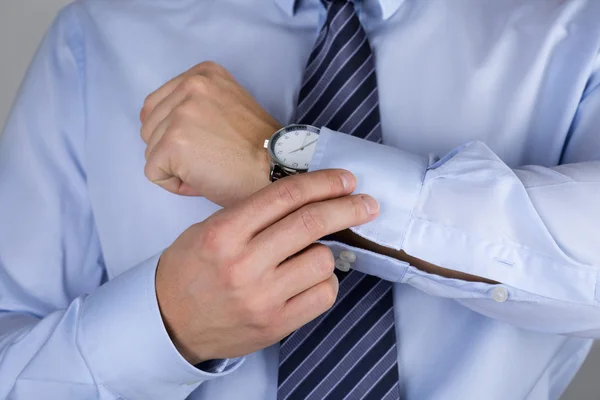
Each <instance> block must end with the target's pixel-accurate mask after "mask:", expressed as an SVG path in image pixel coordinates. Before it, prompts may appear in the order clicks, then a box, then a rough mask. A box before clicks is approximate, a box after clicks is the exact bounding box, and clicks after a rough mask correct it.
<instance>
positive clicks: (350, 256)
mask: <svg viewBox="0 0 600 400" xmlns="http://www.w3.org/2000/svg"><path fill="white" fill-rule="evenodd" d="M340 259H342V260H344V261H348V262H349V263H350V264H352V263H353V262H355V261H356V254H354V253H353V252H351V251H348V250H344V251H342V252H341V253H340Z"/></svg>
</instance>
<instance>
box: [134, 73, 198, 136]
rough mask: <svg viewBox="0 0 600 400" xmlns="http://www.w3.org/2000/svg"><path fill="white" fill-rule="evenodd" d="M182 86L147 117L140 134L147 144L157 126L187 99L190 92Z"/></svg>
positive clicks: (164, 99) (174, 90) (172, 92)
mask: <svg viewBox="0 0 600 400" xmlns="http://www.w3.org/2000/svg"><path fill="white" fill-rule="evenodd" d="M182 85H183V84H181V83H180V84H179V85H178V86H177V87H175V88H174V89H173V90H172V91H171V92H170V93H169V94H168V95H167V96H166V97H165V98H163V99H162V100H161V102H160V103H158V104H157V105H156V106H155V107H153V108H152V111H151V112H149V114H148V115H146V116H145V121H144V123H143V124H142V129H141V130H140V134H141V136H142V139H143V140H144V142H146V144H148V143H149V142H150V141H151V138H152V136H153V134H154V132H155V131H156V128H157V126H159V125H160V123H161V122H163V121H164V120H166V119H167V117H168V116H169V115H170V114H171V112H172V111H173V110H175V109H176V108H177V106H179V105H181V103H183V102H184V101H185V100H186V99H187V96H188V92H187V91H186V90H185V89H184V88H183V87H182Z"/></svg>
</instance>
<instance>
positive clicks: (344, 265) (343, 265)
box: [335, 258, 350, 272]
mask: <svg viewBox="0 0 600 400" xmlns="http://www.w3.org/2000/svg"><path fill="white" fill-rule="evenodd" d="M335 267H336V268H337V269H339V270H340V271H342V272H348V271H350V263H349V262H348V261H345V260H342V259H341V258H336V259H335Z"/></svg>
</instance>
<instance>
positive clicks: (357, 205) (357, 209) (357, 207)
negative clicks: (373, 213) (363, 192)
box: [347, 196, 367, 219]
mask: <svg viewBox="0 0 600 400" xmlns="http://www.w3.org/2000/svg"><path fill="white" fill-rule="evenodd" d="M347 205H348V209H349V212H350V213H351V215H352V216H353V217H355V218H356V219H363V218H364V217H365V215H366V214H367V210H366V209H365V206H364V204H363V202H362V200H361V199H360V197H359V196H350V197H348V200H347Z"/></svg>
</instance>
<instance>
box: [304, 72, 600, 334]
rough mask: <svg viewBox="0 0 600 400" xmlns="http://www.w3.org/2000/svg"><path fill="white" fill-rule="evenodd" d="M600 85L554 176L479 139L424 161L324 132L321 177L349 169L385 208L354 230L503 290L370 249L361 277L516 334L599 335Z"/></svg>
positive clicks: (318, 162) (317, 159) (318, 153)
mask: <svg viewBox="0 0 600 400" xmlns="http://www.w3.org/2000/svg"><path fill="white" fill-rule="evenodd" d="M597 86H598V79H597V77H596V76H593V77H592V78H591V80H590V84H588V89H587V91H586V93H585V97H584V98H583V100H582V102H581V104H580V107H579V111H578V113H577V118H576V120H575V121H574V123H573V126H572V128H571V132H570V134H569V141H568V142H567V143H566V144H565V151H564V154H563V163H562V164H561V165H559V166H556V167H543V166H523V167H520V168H510V167H509V166H507V165H506V164H505V163H504V162H503V161H502V160H501V159H500V158H499V157H498V156H497V155H496V154H494V153H493V152H492V151H491V150H490V149H489V148H488V147H487V146H486V145H485V144H483V143H480V142H472V143H467V144H465V145H463V146H460V147H459V148H457V149H455V150H454V151H452V152H450V153H449V154H447V155H445V156H443V157H441V158H438V157H436V156H430V157H422V156H419V155H415V154H411V153H408V152H405V151H403V150H401V149H396V148H392V147H388V146H384V145H380V144H376V143H372V142H365V141H364V140H361V139H358V138H356V137H352V136H349V135H345V134H343V133H339V132H334V131H331V130H328V129H326V128H323V129H322V133H321V137H320V139H319V142H318V145H317V149H316V150H315V155H314V158H313V162H312V164H311V169H325V168H345V169H348V170H350V171H352V172H353V173H354V174H355V175H356V177H357V180H358V187H357V192H362V193H368V194H370V195H372V196H374V197H375V198H376V199H378V201H379V203H380V216H379V217H378V218H377V219H376V220H375V221H372V222H370V223H368V224H366V225H363V226H360V227H356V228H353V230H354V231H355V232H356V233H357V234H359V235H361V236H363V237H364V238H366V239H368V240H370V241H372V242H375V243H378V244H380V245H384V246H386V247H389V248H393V249H396V250H404V251H405V252H406V253H408V254H410V255H412V256H414V257H417V258H420V259H422V260H425V261H428V262H430V263H433V264H435V265H438V266H440V267H443V268H447V269H451V270H454V271H459V272H463V273H466V274H471V275H475V276H479V277H482V278H487V279H489V280H491V281H495V282H499V283H500V284H496V285H493V284H486V283H481V282H466V281H462V280H458V279H450V278H445V277H443V276H437V275H432V274H428V273H426V272H423V271H420V270H418V269H416V268H414V267H413V266H410V265H408V264H406V263H403V262H400V261H397V260H392V259H389V258H386V257H383V256H379V255H376V254H370V255H369V254H367V253H368V252H365V251H360V250H358V251H357V253H358V254H359V255H360V257H362V258H363V259H364V258H365V257H366V258H368V257H370V261H369V262H366V263H364V264H365V265H367V264H371V265H370V266H359V267H357V268H362V269H365V271H363V272H368V273H374V274H376V275H379V276H380V277H382V278H384V279H390V280H393V281H396V282H400V283H404V284H408V285H411V286H413V287H415V288H418V289H420V290H423V291H425V292H427V293H429V294H432V295H435V296H442V297H447V298H452V299H456V300H457V301H459V302H461V303H462V304H464V305H465V306H467V307H469V308H471V309H473V310H475V311H477V312H480V313H482V314H484V315H486V316H488V317H491V318H495V319H498V320H500V321H503V322H506V323H509V324H512V325H515V326H518V327H522V328H526V329H532V330H536V331H541V332H546V333H554V334H567V335H574V336H582V337H591V338H599V337H600V280H599V274H598V273H599V271H600V135H599V134H598V132H599V131H600V91H599V90H598V89H596V87H597ZM336 246H337V247H339V246H341V245H340V244H336ZM357 265H358V264H357Z"/></svg>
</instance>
